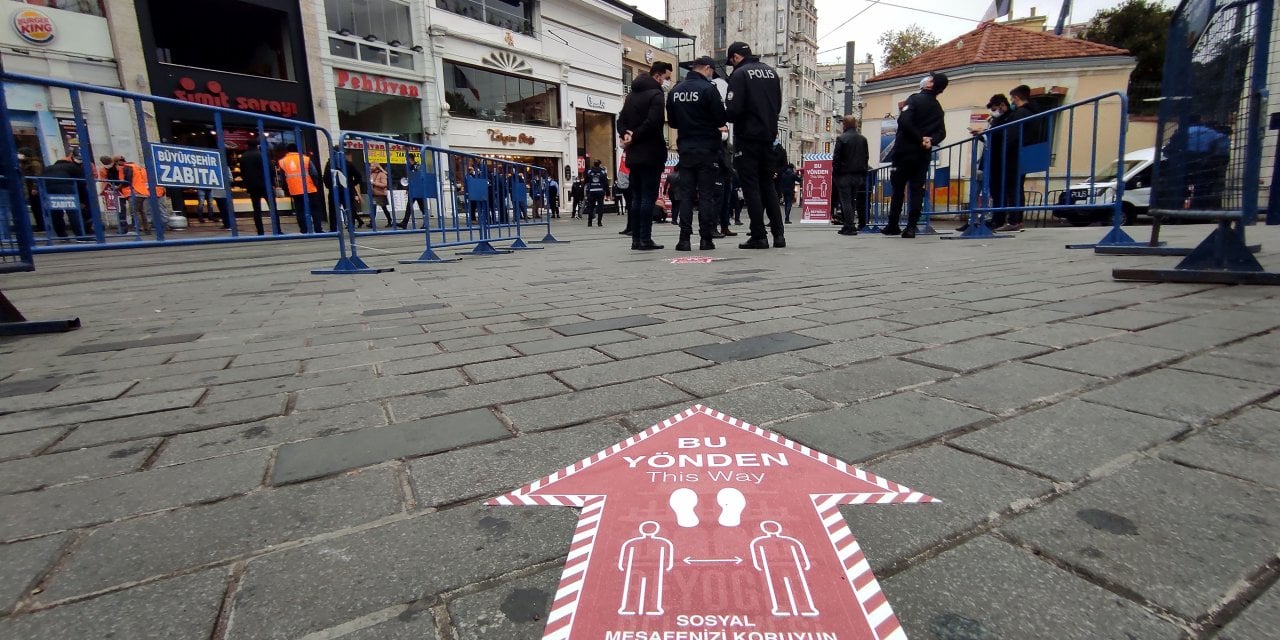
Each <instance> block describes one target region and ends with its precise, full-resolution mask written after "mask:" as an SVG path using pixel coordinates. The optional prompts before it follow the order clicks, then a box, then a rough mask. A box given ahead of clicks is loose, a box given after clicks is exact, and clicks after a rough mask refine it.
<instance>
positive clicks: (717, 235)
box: [711, 231, 738, 239]
mask: <svg viewBox="0 0 1280 640" xmlns="http://www.w3.org/2000/svg"><path fill="white" fill-rule="evenodd" d="M724 235H725V234H723V233H720V232H718V231H712V232H711V237H712V238H717V239H719V238H723V237H724ZM733 235H735V236H736V235H738V234H736V233H735V234H733Z"/></svg>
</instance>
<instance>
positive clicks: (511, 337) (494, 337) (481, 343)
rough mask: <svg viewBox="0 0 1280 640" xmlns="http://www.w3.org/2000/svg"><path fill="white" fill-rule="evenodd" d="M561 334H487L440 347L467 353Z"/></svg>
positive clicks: (443, 342)
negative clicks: (466, 351) (470, 350)
mask: <svg viewBox="0 0 1280 640" xmlns="http://www.w3.org/2000/svg"><path fill="white" fill-rule="evenodd" d="M558 337H560V334H558V333H556V332H555V331H552V330H551V329H526V330H525V331H509V332H507V333H499V334H485V335H480V336H475V337H472V338H454V339H451V340H441V341H440V347H441V348H443V349H444V350H445V351H465V350H467V349H477V348H480V347H492V346H494V345H500V344H506V345H514V344H519V343H521V342H531V341H535V340H548V339H552V338H558Z"/></svg>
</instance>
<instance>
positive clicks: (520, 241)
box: [507, 238, 542, 251]
mask: <svg viewBox="0 0 1280 640" xmlns="http://www.w3.org/2000/svg"><path fill="white" fill-rule="evenodd" d="M507 248H508V249H511V250H512V251H539V250H541V249H542V247H531V246H529V245H527V244H525V243H524V238H516V241H515V242H513V243H511V246H509V247H507Z"/></svg>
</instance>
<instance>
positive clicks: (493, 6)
mask: <svg viewBox="0 0 1280 640" xmlns="http://www.w3.org/2000/svg"><path fill="white" fill-rule="evenodd" d="M330 1H332V0H330ZM533 5H534V0H436V7H437V8H440V9H444V10H445V11H448V12H449V13H456V14H458V15H460V16H466V17H468V18H471V19H473V20H479V21H481V22H487V23H489V24H491V25H493V26H495V27H500V28H503V29H506V30H508V31H513V32H515V33H523V34H524V35H526V36H533V35H534V32H533Z"/></svg>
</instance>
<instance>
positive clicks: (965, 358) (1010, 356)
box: [902, 338, 1049, 372]
mask: <svg viewBox="0 0 1280 640" xmlns="http://www.w3.org/2000/svg"><path fill="white" fill-rule="evenodd" d="M1048 350H1049V349H1048V348H1045V347H1040V346H1034V345H1028V344H1021V343H1018V342H1011V341H1009V340H1005V339H1003V338H976V339H973V340H968V341H966V342H957V343H953V344H948V345H943V346H941V347H937V348H934V349H928V350H925V351H917V352H915V353H910V354H907V355H904V356H902V359H903V360H908V361H911V362H918V363H921V364H926V365H930V366H933V367H939V368H942V369H951V370H953V371H961V372H964V371H973V370H974V369H981V368H983V367H989V366H991V365H994V364H999V363H1001V362H1005V361H1008V360H1021V359H1023V358H1028V357H1031V356H1034V355H1039V354H1041V353H1044V352H1046V351H1048Z"/></svg>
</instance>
